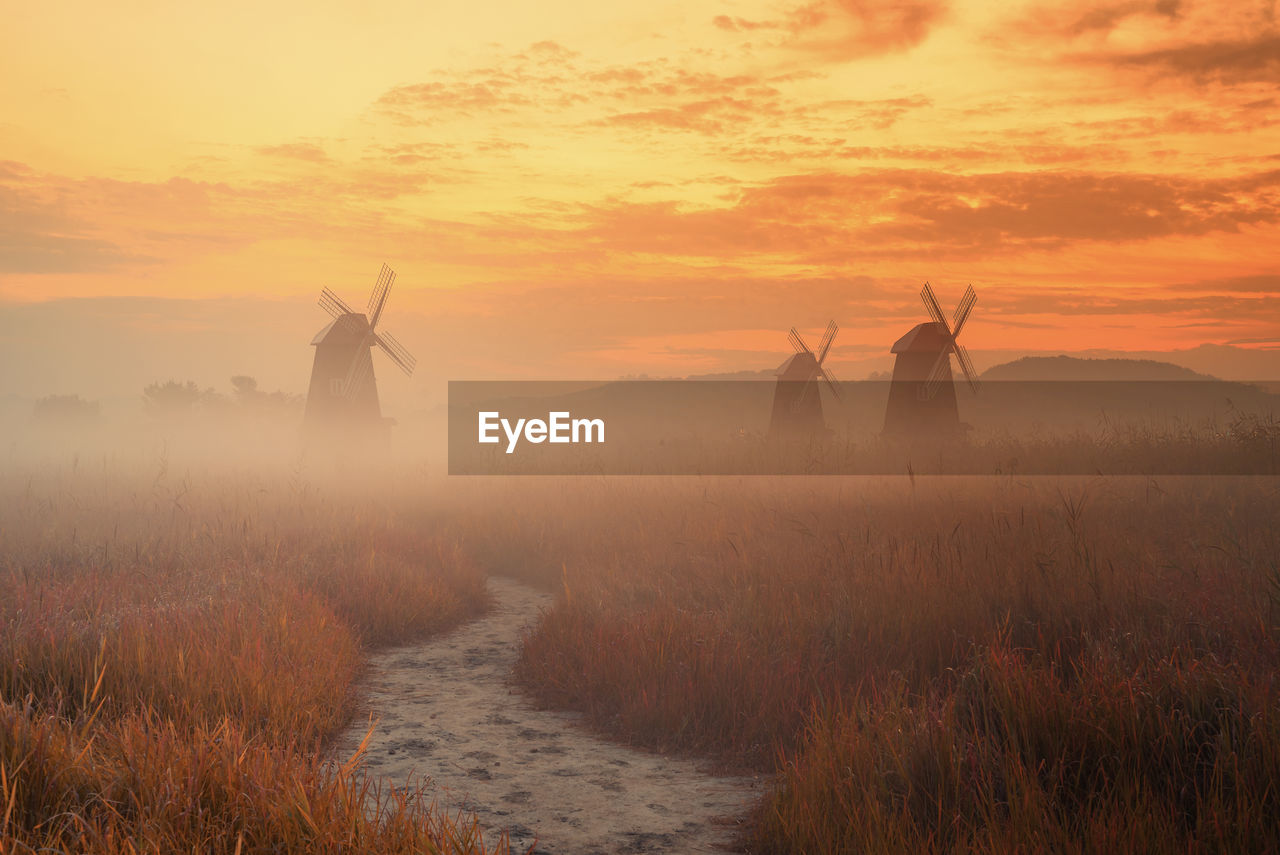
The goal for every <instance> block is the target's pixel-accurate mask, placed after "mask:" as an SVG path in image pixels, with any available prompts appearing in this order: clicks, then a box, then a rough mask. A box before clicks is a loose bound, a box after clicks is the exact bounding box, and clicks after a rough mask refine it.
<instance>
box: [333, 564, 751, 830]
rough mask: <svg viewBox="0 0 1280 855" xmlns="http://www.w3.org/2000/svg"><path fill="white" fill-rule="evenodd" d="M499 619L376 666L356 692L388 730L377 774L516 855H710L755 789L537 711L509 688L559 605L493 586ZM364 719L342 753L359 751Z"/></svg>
mask: <svg viewBox="0 0 1280 855" xmlns="http://www.w3.org/2000/svg"><path fill="white" fill-rule="evenodd" d="M489 589H490V591H491V592H492V594H493V599H494V604H493V609H492V610H491V611H490V612H489V613H488V614H487V615H485V616H484V617H483V618H481V619H479V620H477V621H474V622H472V623H469V624H466V625H465V626H462V627H460V628H459V629H457V630H455V631H453V632H452V633H449V634H448V635H444V636H441V637H439V638H435V639H432V640H431V641H429V642H426V643H423V644H419V645H414V646H411V647H402V648H396V649H393V650H389V651H386V652H383V653H381V654H378V655H376V656H375V657H374V658H373V660H372V662H371V663H370V669H369V675H368V677H367V678H366V679H365V682H364V684H363V685H362V687H361V688H362V694H363V697H364V698H365V703H366V706H367V707H368V712H369V713H370V714H371V715H373V716H374V718H375V719H380V723H379V724H378V726H377V729H376V730H375V731H374V734H373V738H372V739H371V740H370V742H369V748H368V754H367V755H366V763H367V765H368V767H369V769H370V771H372V772H374V773H376V774H382V775H385V776H388V777H389V778H391V780H392V782H394V783H396V784H404V783H405V781H406V779H407V778H408V777H409V775H410V774H411V773H412V774H414V775H415V779H416V780H421V779H426V778H429V779H430V782H431V783H430V791H431V793H432V795H434V796H435V797H436V799H437V801H438V802H439V804H440V805H442V806H444V807H446V808H448V809H450V810H451V811H456V810H457V809H459V808H461V809H464V810H467V811H474V812H475V814H476V815H477V817H478V818H479V820H480V823H481V825H482V827H484V829H485V838H486V840H488V841H490V842H492V841H494V840H496V839H497V837H498V835H499V834H500V833H501V831H502V830H503V829H507V830H509V832H510V835H511V843H512V851H513V852H523V851H525V850H527V849H528V848H529V847H530V846H531V845H533V843H534V840H535V838H536V840H537V849H536V850H535V852H538V853H552V855H596V853H600V855H613V853H622V852H626V853H637V852H649V853H654V852H715V851H718V850H719V848H720V847H721V846H723V845H724V844H726V843H728V842H729V841H730V840H731V838H732V833H733V829H734V828H735V827H736V825H737V819H738V818H740V817H741V816H742V815H743V814H744V813H745V811H746V810H747V808H748V806H749V804H750V802H751V800H752V799H753V798H754V797H755V796H757V795H758V794H759V793H760V789H759V782H755V781H753V780H752V779H750V778H723V777H711V776H709V775H706V774H703V773H701V772H700V771H698V768H697V767H696V766H695V764H693V763H691V762H689V761H687V760H680V759H674V758H668V757H661V756H658V755H655V754H648V753H642V752H638V751H632V750H630V749H628V748H623V747H621V746H618V745H615V744H613V743H610V742H605V741H603V740H601V739H599V738H597V737H595V736H593V735H591V734H590V733H588V732H587V731H586V730H584V729H583V728H582V727H580V726H578V724H577V720H578V716H577V715H576V714H574V713H562V712H548V711H544V710H536V709H534V708H533V707H532V706H531V705H530V704H529V703H528V702H527V701H526V700H525V699H524V698H523V697H522V696H521V695H520V694H519V693H518V692H517V691H516V690H515V689H514V688H513V687H512V686H511V684H510V680H509V678H510V674H511V668H512V665H513V664H514V663H515V659H516V654H517V651H518V648H519V644H520V629H521V627H522V626H524V625H526V624H527V623H531V622H533V621H534V620H536V619H537V616H538V613H539V610H540V609H542V608H544V607H546V606H548V605H550V603H551V598H550V597H548V596H546V595H545V594H542V593H540V592H538V591H535V590H534V589H532V588H529V587H527V586H525V585H522V584H520V583H518V582H515V581H513V580H510V579H503V578H496V577H495V578H490V580H489ZM367 730H368V724H367V722H366V721H365V719H364V717H363V716H362V717H361V718H360V721H359V723H357V725H356V726H354V727H352V728H351V729H350V730H349V731H348V732H347V733H346V734H345V735H344V736H343V738H342V740H341V741H340V743H339V745H338V752H339V756H341V757H344V758H345V757H348V756H350V754H351V753H352V752H353V751H355V749H356V747H357V746H358V745H359V743H360V740H361V739H362V738H363V737H364V735H365V733H366V732H367Z"/></svg>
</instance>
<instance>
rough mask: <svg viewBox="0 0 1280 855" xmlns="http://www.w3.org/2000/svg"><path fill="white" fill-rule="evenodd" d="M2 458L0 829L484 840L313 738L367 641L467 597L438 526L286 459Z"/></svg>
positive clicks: (338, 718) (461, 608)
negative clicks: (145, 473) (244, 464)
mask: <svg viewBox="0 0 1280 855" xmlns="http://www.w3.org/2000/svg"><path fill="white" fill-rule="evenodd" d="M14 474H21V473H10V475H11V477H9V478H5V479H4V480H3V481H0V483H3V484H4V485H6V489H5V490H4V491H3V495H0V511H2V513H3V517H0V519H3V520H4V523H3V525H2V526H0V645H2V646H3V649H4V651H5V655H4V656H3V657H0V783H2V784H3V791H2V792H0V851H3V852H9V851H32V850H41V849H50V848H52V849H56V850H67V851H83V852H133V851H211V850H222V851H228V852H231V851H238V852H278V851H317V852H318V851H335V852H336V851H365V852H423V851H442V852H459V853H463V852H482V851H483V850H484V847H483V843H482V841H481V840H480V838H479V835H478V832H477V831H476V828H475V823H474V820H473V819H470V818H465V817H458V818H453V819H451V818H448V817H445V816H443V815H442V814H440V813H439V812H438V811H436V810H435V809H434V808H433V807H432V806H431V805H429V804H422V803H421V801H420V793H419V792H418V791H417V790H415V789H408V790H404V789H401V790H396V789H393V788H390V787H386V788H384V787H381V785H379V784H377V783H376V782H375V781H374V780H373V779H371V778H368V777H367V776H366V775H365V773H364V772H363V770H362V769H361V768H360V767H359V765H358V764H356V763H348V764H346V765H345V766H336V765H335V764H333V763H330V762H328V761H327V759H326V746H327V745H328V742H329V740H330V739H331V737H333V736H334V735H336V733H337V732H338V731H339V729H341V728H342V727H343V726H345V724H346V723H347V722H348V721H349V719H350V717H351V713H352V709H353V703H352V702H353V700H354V699H353V697H352V686H353V682H354V680H355V678H356V676H357V675H358V673H359V670H360V668H361V663H362V658H363V653H362V650H363V648H364V647H366V646H368V645H377V644H389V643H393V642H401V641H407V640H410V639H413V638H416V637H421V636H423V635H426V634H429V633H432V632H436V631H440V630H442V629H445V628H447V627H449V626H452V625H454V624H456V623H457V622H459V621H461V620H463V619H465V618H467V617H468V616H470V615H474V614H476V613H478V612H479V611H481V610H482V609H483V608H484V606H485V602H486V599H485V598H486V594H485V589H484V577H483V574H482V573H481V572H479V571H478V570H477V569H476V568H475V567H474V566H473V565H471V564H470V563H468V562H467V561H465V560H464V559H463V557H462V556H461V554H460V553H459V552H458V549H457V546H456V544H454V543H452V542H451V541H449V540H447V539H444V538H441V537H440V536H439V535H437V534H435V533H433V532H434V529H432V530H429V531H427V532H425V533H424V532H423V531H421V530H420V529H419V528H418V527H417V526H413V525H409V524H407V523H406V522H404V521H403V520H401V519H400V518H398V517H397V516H395V515H394V514H392V513H390V512H387V511H383V512H381V513H374V512H371V511H370V510H369V508H370V507H377V505H376V502H375V500H374V499H373V498H372V497H371V496H369V495H364V496H361V495H358V494H357V495H347V497H346V498H345V499H344V500H343V501H334V500H329V499H324V498H322V497H321V494H320V493H319V492H316V491H310V492H309V491H306V490H300V489H296V488H290V487H289V486H288V485H287V482H285V481H283V480H281V481H279V482H270V481H265V482H264V481H261V480H257V481H256V482H255V479H250V478H247V477H245V476H237V477H225V478H223V477H218V476H206V477H205V479H204V480H190V479H184V481H183V482H182V483H181V484H179V485H177V486H170V485H169V484H168V481H167V478H166V477H162V478H158V479H156V480H155V481H154V482H148V481H144V480H138V479H131V478H129V477H127V476H124V475H122V474H121V473H120V472H119V470H117V469H114V468H110V467H104V470H103V472H102V473H101V480H99V477H98V474H97V473H95V474H93V475H90V474H88V473H85V472H84V471H82V470H80V471H68V470H53V471H42V472H39V473H35V474H33V475H30V476H29V477H28V478H25V479H23V478H20V477H12V476H13V475H14ZM335 494H336V493H335ZM500 848H503V849H505V844H503V845H502V846H501V847H500Z"/></svg>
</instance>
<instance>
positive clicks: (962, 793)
mask: <svg viewBox="0 0 1280 855" xmlns="http://www.w3.org/2000/svg"><path fill="white" fill-rule="evenodd" d="M526 489H527V492H528V493H529V494H530V495H532V494H534V493H535V492H537V491H538V490H539V489H545V488H544V487H541V486H530V487H528V488H526ZM561 491H562V492H561V493H560V494H559V495H558V500H557V501H555V502H550V501H547V499H546V498H545V496H544V497H543V499H542V501H541V502H540V503H534V502H529V501H525V502H523V505H524V506H525V507H526V508H547V509H551V510H547V511H539V512H535V511H532V510H529V511H526V512H525V513H524V514H523V515H511V514H508V515H505V516H504V517H503V518H502V519H496V520H491V521H490V522H489V523H487V524H486V525H485V526H484V530H485V531H486V533H487V536H489V537H490V548H491V549H492V548H493V546H492V544H493V543H495V542H502V543H505V544H506V546H505V548H506V549H508V550H512V551H513V555H510V556H508V557H506V558H505V559H504V558H503V556H502V555H496V556H495V555H491V556H489V557H488V558H487V559H486V560H488V561H492V562H495V563H499V564H501V565H502V566H505V567H507V568H509V569H510V568H514V567H517V566H518V565H519V563H520V560H519V559H517V558H516V557H514V556H517V555H521V554H523V555H524V556H529V555H533V556H534V560H532V561H528V560H527V558H526V559H525V560H526V561H528V563H527V566H529V567H530V568H532V569H531V572H532V573H533V575H534V576H535V577H536V578H540V579H542V580H543V581H544V583H548V584H553V585H557V586H558V587H560V588H561V591H562V593H561V596H560V597H559V599H558V601H557V603H556V605H555V607H554V608H553V609H552V610H551V612H550V613H549V614H548V615H547V617H546V619H545V620H544V621H543V622H542V623H541V624H540V625H539V626H538V627H537V629H536V630H535V631H534V632H533V633H532V634H531V635H530V636H529V637H528V639H527V641H526V645H525V649H524V653H523V657H522V659H521V661H520V664H519V666H518V676H519V678H520V680H521V681H522V682H523V684H524V685H525V686H527V687H528V688H529V689H530V690H531V691H533V692H535V693H536V694H538V695H539V696H540V697H542V698H543V699H544V701H546V702H547V703H549V704H553V705H557V706H569V707H573V708H576V709H580V710H582V711H584V712H585V713H586V714H587V716H588V719H589V720H590V721H592V722H593V723H594V724H595V725H596V726H597V727H600V728H602V729H603V730H605V731H606V732H608V733H610V734H613V735H614V736H616V737H618V738H621V739H624V740H628V741H631V742H634V743H638V744H641V745H647V746H651V747H654V748H660V749H666V750H683V751H691V752H695V753H700V754H704V755H708V756H711V757H715V758H718V759H719V760H721V761H722V762H724V763H727V764H730V765H737V766H743V765H745V766H751V767H754V768H757V769H761V770H768V769H776V770H777V773H778V785H777V788H776V790H775V791H774V792H773V793H772V794H771V795H770V796H769V797H768V798H767V799H766V800H765V802H764V803H763V804H762V805H761V807H760V809H759V811H758V813H757V816H756V822H755V825H754V829H753V831H752V833H751V835H750V836H749V839H748V840H747V842H748V844H749V846H750V848H751V850H752V851H758V852H805V853H820V852H832V853H834V852H860V851H871V852H890V851H893V852H918V851H950V850H952V849H960V850H975V851H992V850H995V851H1028V850H1051V851H1060V850H1069V851H1095V852H1098V851H1133V850H1144V851H1167V850H1169V849H1180V850H1186V849H1196V850H1203V851H1264V850H1268V849H1277V848H1280V796H1278V795H1277V793H1280V718H1278V712H1280V706H1278V705H1280V686H1278V685H1277V684H1276V681H1275V678H1274V675H1275V672H1276V669H1277V666H1278V665H1280V647H1278V643H1280V564H1278V562H1280V528H1278V527H1277V526H1276V520H1277V509H1280V500H1278V499H1280V495H1278V493H1277V487H1276V483H1275V481H1274V479H1262V478H1253V479H1250V478H1245V479H1221V478H1220V479H1164V480H1160V481H1158V482H1157V481H1153V480H1150V479H1087V478H1080V479H1032V480H1017V479H1010V478H1005V479H986V480H977V479H975V480H964V479H958V478H952V479H929V480H919V479H918V480H917V481H916V482H915V483H914V484H913V483H912V482H910V481H908V480H906V479H900V480H890V479H885V480H880V481H876V480H872V479H862V480H856V481H843V482H842V481H839V480H837V479H828V480H823V479H789V480H788V479H773V480H768V481H751V480H747V479H741V480H739V479H725V480H723V481H719V482H708V481H703V482H700V483H698V484H697V485H696V486H692V485H688V486H684V485H678V484H676V483H673V482H657V481H640V482H637V483H633V484H630V485H626V486H623V485H619V484H617V483H616V482H614V483H595V484H591V485H576V486H574V487H562V488H561ZM519 492H520V490H519V489H512V490H511V495H509V496H508V501H509V502H518V501H519V496H518V493H519ZM495 529H499V530H500V532H495ZM584 532H590V534H589V535H584V534H583V533H584ZM494 534H497V535H498V537H499V540H497V541H494V540H493V539H492V535H494ZM557 561H559V562H560V563H561V565H562V566H560V567H555V566H553V565H554V563H555V562H557Z"/></svg>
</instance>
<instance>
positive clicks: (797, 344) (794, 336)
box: [787, 327, 813, 354]
mask: <svg viewBox="0 0 1280 855" xmlns="http://www.w3.org/2000/svg"><path fill="white" fill-rule="evenodd" d="M787 341H789V342H791V346H792V347H794V348H795V349H796V353H809V354H812V353H813V351H811V350H810V349H809V345H807V344H805V343H804V339H802V338H801V337H800V333H798V332H796V328H795V327H792V328H791V332H789V333H787Z"/></svg>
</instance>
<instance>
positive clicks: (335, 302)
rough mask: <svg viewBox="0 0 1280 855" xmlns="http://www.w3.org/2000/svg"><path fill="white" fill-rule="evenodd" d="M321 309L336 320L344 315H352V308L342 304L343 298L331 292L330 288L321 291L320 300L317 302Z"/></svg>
mask: <svg viewBox="0 0 1280 855" xmlns="http://www.w3.org/2000/svg"><path fill="white" fill-rule="evenodd" d="M317 302H318V303H319V304H320V307H321V308H322V309H324V310H325V311H326V312H328V313H329V314H331V315H333V316H334V317H335V318H337V317H340V316H342V315H349V314H351V307H350V306H348V305H347V304H346V303H344V302H342V298H341V297H339V296H338V295H337V294H335V293H333V292H332V291H330V290H329V289H328V288H322V289H321V290H320V299H319V300H318V301H317Z"/></svg>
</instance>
